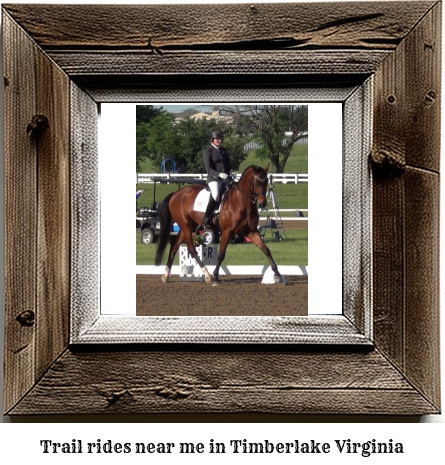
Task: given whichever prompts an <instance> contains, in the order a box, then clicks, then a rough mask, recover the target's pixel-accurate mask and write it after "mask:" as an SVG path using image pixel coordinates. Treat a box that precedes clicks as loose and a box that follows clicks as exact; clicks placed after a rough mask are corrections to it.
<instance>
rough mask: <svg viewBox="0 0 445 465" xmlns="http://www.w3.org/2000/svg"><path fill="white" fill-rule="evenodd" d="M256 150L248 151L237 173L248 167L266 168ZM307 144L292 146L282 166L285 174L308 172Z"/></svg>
mask: <svg viewBox="0 0 445 465" xmlns="http://www.w3.org/2000/svg"><path fill="white" fill-rule="evenodd" d="M255 154H256V150H250V151H249V153H248V155H247V158H246V159H245V160H244V161H243V162H242V163H241V165H240V167H239V169H238V171H239V172H240V173H242V172H243V171H244V169H245V168H247V167H248V166H250V165H259V166H266V165H267V163H268V161H267V160H261V159H260V158H258V157H257V156H256V155H255ZM307 154H308V144H296V145H294V146H293V148H292V151H291V154H290V155H289V158H288V160H287V162H286V165H285V166H284V172H285V173H301V174H305V173H307V172H308V157H307ZM229 155H230V154H229Z"/></svg>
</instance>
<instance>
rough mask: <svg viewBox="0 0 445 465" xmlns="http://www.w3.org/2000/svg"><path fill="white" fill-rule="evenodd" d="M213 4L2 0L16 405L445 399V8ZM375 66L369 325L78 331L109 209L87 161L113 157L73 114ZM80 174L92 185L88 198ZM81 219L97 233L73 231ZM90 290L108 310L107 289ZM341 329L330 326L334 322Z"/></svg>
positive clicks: (9, 377) (133, 408)
mask: <svg viewBox="0 0 445 465" xmlns="http://www.w3.org/2000/svg"><path fill="white" fill-rule="evenodd" d="M208 11H209V10H208V9H207V8H206V7H205V6H203V5H187V6H171V5H163V6H148V5H143V6H142V5H140V6H134V5H127V6H123V5H114V6H104V5H82V6H80V5H64V6H61V5H57V6H55V5H25V4H23V5H19V4H17V5H4V6H3V11H2V12H3V22H2V26H3V44H4V92H5V198H6V203H5V217H6V218H5V242H6V266H5V328H6V333H5V390H4V393H5V395H4V411H5V412H6V413H7V414H10V415H24V414H50V413H65V414H66V413H160V412H163V413H197V412H201V413H241V412H243V413H254V412H255V413H294V414H297V413H298V414H303V413H336V414H340V413H354V414H358V413H362V414H365V413H372V414H379V413H380V414H411V415H412V414H424V413H437V412H439V410H440V395H439V394H440V386H439V384H440V383H439V300H438V299H439V291H438V264H439V253H438V246H439V221H438V220H439V218H438V215H439V208H438V200H439V151H440V147H439V129H440V71H441V63H440V56H441V3H440V2H395V3H394V2H389V3H383V2H377V3H364V2H360V3H358V4H354V3H349V2H348V3H344V4H339V3H332V4H323V6H322V7H320V5H319V4H307V3H302V4H254V5H212V7H211V14H210V13H208ZM215 13H217V15H216V16H218V22H217V23H213V21H212V19H211V17H212V16H214V15H215ZM36 17H38V18H39V21H38V22H36V21H35V18H36ZM246 24H248V25H249V27H245V25H246ZM395 24H396V25H397V27H395V26H394V25H395ZM105 25H106V26H105ZM215 28H216V29H215ZM210 31H212V33H211V34H210ZM209 37H211V38H212V39H211V41H209ZM197 76H198V77H199V79H198V78H197ZM369 79H372V98H371V100H372V124H371V127H372V148H371V150H370V163H371V164H372V168H373V173H374V176H373V183H372V196H373V216H372V225H373V226H372V267H373V272H372V276H373V282H372V312H371V313H365V312H364V311H361V312H360V311H357V312H355V313H354V318H353V319H352V320H350V322H351V323H352V326H353V327H354V339H348V338H346V339H345V340H344V341H343V344H342V345H339V344H332V342H336V341H335V340H331V339H329V338H328V339H327V340H323V343H322V344H318V345H317V346H314V345H308V344H299V345H276V346H270V345H267V346H265V345H260V344H255V345H249V346H246V345H221V344H213V345H211V346H209V345H205V344H200V345H191V344H188V345H179V344H176V345H174V344H171V345H169V344H167V345H164V344H162V345H159V344H158V345H148V344H146V345H142V346H139V345H138V346H135V345H129V344H119V345H117V344H112V345H107V346H103V345H92V344H88V343H87V341H82V345H81V346H79V345H78V344H70V302H71V299H72V295H73V293H76V292H78V289H77V288H76V286H77V285H79V286H81V285H82V283H80V282H77V284H76V280H72V279H71V275H72V263H73V261H74V262H76V265H77V266H78V265H79V260H83V259H88V253H90V252H91V251H88V250H77V249H76V247H75V244H73V243H72V239H73V237H78V235H79V234H88V233H89V229H88V225H89V226H90V227H93V223H94V221H97V211H96V212H95V211H85V210H84V209H82V208H81V205H82V195H83V196H84V198H85V199H86V200H87V199H88V198H90V197H91V196H94V195H95V192H94V189H95V187H94V183H93V184H91V183H87V182H84V181H85V180H84V179H83V178H82V172H73V170H72V166H73V165H72V157H73V156H78V157H80V158H81V160H84V161H85V163H92V164H93V168H94V163H95V161H94V157H91V153H94V151H95V148H94V145H95V144H96V142H97V135H96V133H95V131H96V129H95V127H94V126H93V127H92V126H90V125H85V124H81V123H79V124H77V123H75V121H76V119H77V120H78V119H79V111H78V109H79V108H82V111H83V114H90V115H91V114H95V112H97V104H98V103H100V102H107V101H123V100H129V101H131V100H132V99H133V100H134V101H137V100H138V99H139V100H144V97H146V96H147V95H150V94H152V93H153V92H157V93H158V95H159V92H160V89H161V90H162V89H170V93H169V96H170V97H171V95H174V90H175V89H178V90H179V93H178V95H179V98H178V101H179V100H180V99H181V98H186V97H184V96H186V95H187V93H188V92H191V91H193V90H194V89H196V88H205V89H207V90H208V91H209V92H212V91H216V90H217V89H219V88H222V87H224V88H228V87H229V88H232V89H233V90H234V92H235V93H237V94H238V96H240V99H242V95H243V90H245V89H247V88H251V87H253V86H256V85H258V83H259V85H261V86H263V87H267V88H270V89H272V88H275V89H283V88H286V89H289V88H296V87H298V88H303V87H304V88H308V89H310V88H317V89H320V88H323V87H324V88H344V87H345V86H350V85H355V86H360V85H361V84H363V83H364V82H365V81H367V80H369ZM235 100H238V98H236V97H235ZM74 109H76V111H74ZM37 115H41V116H40V117H39V118H33V117H34V116H37ZM73 179H75V184H76V185H82V186H83V188H82V190H81V195H80V199H79V203H78V204H77V206H76V208H73V207H72V206H71V205H70V194H71V192H72V189H73V186H72V180H73ZM82 183H83V184H82ZM85 215H88V218H86V219H85ZM24 218H26V221H24ZM68 219H69V220H68ZM79 224H82V225H83V229H82V231H77V232H76V233H73V229H75V228H76V227H78V225H79ZM83 278H84V279H93V280H95V279H96V278H97V276H87V277H83ZM71 283H73V284H71ZM81 295H82V296H83V298H85V305H91V296H88V295H85V294H81ZM352 297H354V296H352ZM355 297H357V296H355ZM362 304H363V305H364V303H362ZM354 308H360V296H359V298H358V299H357V302H356V304H355V306H354ZM369 315H371V316H372V320H371V321H369ZM367 318H368V319H367ZM308 324H311V323H310V322H309V323H308ZM323 324H324V326H323V327H321V328H320V327H318V328H317V327H315V328H314V334H315V337H314V340H316V338H317V335H320V334H326V332H329V330H330V329H332V326H329V323H328V322H324V323H323ZM315 326H317V325H315ZM370 328H371V329H372V330H371V329H370ZM357 335H362V337H366V340H367V341H366V342H367V343H366V344H361V343H359V342H358V341H357ZM334 336H335V331H334ZM334 339H335V337H334ZM128 340H131V339H127V340H126V341H128ZM71 342H72V340H71ZM94 342H97V341H94ZM136 342H138V341H136ZM201 342H202V341H201ZM306 342H308V341H306ZM309 342H313V341H309ZM337 342H338V341H337Z"/></svg>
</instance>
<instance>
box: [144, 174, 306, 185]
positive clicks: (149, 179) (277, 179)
mask: <svg viewBox="0 0 445 465" xmlns="http://www.w3.org/2000/svg"><path fill="white" fill-rule="evenodd" d="M271 176H272V178H273V182H274V183H281V184H288V183H289V184H298V183H300V182H308V177H309V175H308V174H307V173H303V174H301V173H281V174H272V175H271ZM240 177H241V174H238V175H237V179H239V178H240ZM181 179H207V174H190V173H188V174H178V173H164V174H159V173H148V174H141V173H136V184H153V183H154V182H155V181H157V182H158V181H160V180H165V181H168V180H172V181H180V180H181Z"/></svg>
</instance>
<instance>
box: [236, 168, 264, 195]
mask: <svg viewBox="0 0 445 465" xmlns="http://www.w3.org/2000/svg"><path fill="white" fill-rule="evenodd" d="M263 173H264V174H265V176H264V178H260V177H259V176H257V175H256V174H254V175H253V176H252V179H251V180H250V190H251V192H246V191H244V190H242V189H241V187H239V185H238V183H236V184H234V186H235V187H236V188H237V189H238V190H239V191H240V192H241V194H243V195H245V196H246V197H247V198H248V199H249V200H250V201H251V202H252V203H255V202H256V201H257V200H258V195H259V194H258V193H257V192H256V191H255V186H254V180H255V179H258V181H259V182H264V181H266V180H267V173H265V172H264V170H263ZM252 192H253V194H252Z"/></svg>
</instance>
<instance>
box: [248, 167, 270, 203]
mask: <svg viewBox="0 0 445 465" xmlns="http://www.w3.org/2000/svg"><path fill="white" fill-rule="evenodd" d="M268 170H269V165H267V166H266V167H265V168H261V167H259V166H252V180H251V188H252V191H253V193H254V195H255V197H256V198H257V202H258V206H259V207H260V208H264V207H265V206H266V204H267V200H266V194H267V182H268V179H267V171H268Z"/></svg>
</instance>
